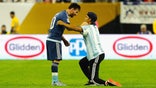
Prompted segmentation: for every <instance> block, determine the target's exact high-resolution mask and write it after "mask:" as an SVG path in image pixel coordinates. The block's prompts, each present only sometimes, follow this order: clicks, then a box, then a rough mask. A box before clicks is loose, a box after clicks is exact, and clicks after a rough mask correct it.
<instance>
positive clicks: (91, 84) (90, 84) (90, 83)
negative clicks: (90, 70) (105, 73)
mask: <svg viewBox="0 0 156 88" xmlns="http://www.w3.org/2000/svg"><path fill="white" fill-rule="evenodd" d="M85 86H96V84H94V83H93V82H90V81H88V83H86V84H85Z"/></svg>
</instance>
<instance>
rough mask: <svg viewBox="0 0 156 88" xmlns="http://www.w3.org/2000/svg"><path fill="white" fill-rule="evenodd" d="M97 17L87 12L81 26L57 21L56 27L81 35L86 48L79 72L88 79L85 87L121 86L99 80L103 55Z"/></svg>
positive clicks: (113, 82)
mask: <svg viewBox="0 0 156 88" xmlns="http://www.w3.org/2000/svg"><path fill="white" fill-rule="evenodd" d="M96 20H97V16H96V14H95V13H93V12H88V13H87V15H86V17H85V22H83V23H82V25H81V26H79V27H78V26H71V25H70V24H67V23H65V22H63V21H58V22H57V24H58V25H62V26H65V27H66V28H67V29H69V30H71V31H77V32H80V33H81V34H82V35H83V38H84V42H85V44H86V48H87V56H86V57H84V58H82V59H81V60H80V62H79V65H80V67H81V70H82V71H83V73H84V74H85V76H86V77H87V78H88V83H87V84H85V85H104V86H119V87H120V86H121V85H120V83H118V82H115V81H113V80H112V79H109V80H107V81H105V80H102V79H100V78H99V67H100V63H101V62H102V61H103V60H104V57H105V53H104V51H103V49H102V46H101V43H100V38H99V30H98V28H97V26H96V25H95V22H96Z"/></svg>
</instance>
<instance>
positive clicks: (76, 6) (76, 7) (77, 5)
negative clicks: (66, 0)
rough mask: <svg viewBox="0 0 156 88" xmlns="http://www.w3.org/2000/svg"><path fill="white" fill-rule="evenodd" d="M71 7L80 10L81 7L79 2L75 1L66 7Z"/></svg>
mask: <svg viewBox="0 0 156 88" xmlns="http://www.w3.org/2000/svg"><path fill="white" fill-rule="evenodd" d="M71 8H74V9H78V10H79V11H80V10H81V7H80V5H79V4H77V3H71V4H70V5H69V7H68V9H71Z"/></svg>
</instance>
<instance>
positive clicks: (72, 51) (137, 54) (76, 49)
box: [0, 34, 156, 60]
mask: <svg viewBox="0 0 156 88" xmlns="http://www.w3.org/2000/svg"><path fill="white" fill-rule="evenodd" d="M64 36H65V38H66V39H67V40H68V41H69V42H70V46H69V47H65V46H64V44H62V50H63V51H62V52H63V59H73V60H74V59H81V58H82V57H84V56H86V47H85V43H84V41H83V38H82V36H81V35H79V34H75V35H74V34H73V35H64ZM46 37H47V35H37V34H36V35H0V40H1V41H0V59H1V60H5V59H7V60H8V59H9V60H25V59H27V60H45V59H46V46H45V45H46V44H45V42H46ZM100 39H101V44H102V48H103V49H104V51H105V54H106V57H105V58H106V59H122V60H130V59H132V60H141V59H145V60H149V59H156V55H155V52H156V44H155V42H156V35H100Z"/></svg>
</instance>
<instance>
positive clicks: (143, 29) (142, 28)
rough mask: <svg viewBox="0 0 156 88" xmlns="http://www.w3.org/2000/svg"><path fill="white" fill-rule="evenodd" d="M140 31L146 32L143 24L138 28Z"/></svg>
mask: <svg viewBox="0 0 156 88" xmlns="http://www.w3.org/2000/svg"><path fill="white" fill-rule="evenodd" d="M140 31H141V32H146V31H147V27H146V25H145V24H142V25H141V26H140Z"/></svg>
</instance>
